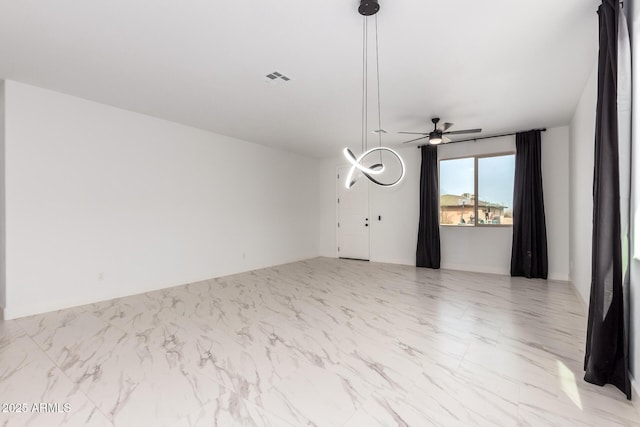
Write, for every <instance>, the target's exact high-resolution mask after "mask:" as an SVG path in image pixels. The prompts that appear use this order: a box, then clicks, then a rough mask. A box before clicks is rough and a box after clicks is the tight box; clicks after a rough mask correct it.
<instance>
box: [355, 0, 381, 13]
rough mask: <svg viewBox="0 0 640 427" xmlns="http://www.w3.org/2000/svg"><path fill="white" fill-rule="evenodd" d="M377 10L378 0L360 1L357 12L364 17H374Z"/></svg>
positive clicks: (378, 7)
mask: <svg viewBox="0 0 640 427" xmlns="http://www.w3.org/2000/svg"><path fill="white" fill-rule="evenodd" d="M379 10H380V4H379V3H378V0H361V1H360V6H359V7H358V12H360V15H364V16H371V15H375V14H376V13H378V11H379Z"/></svg>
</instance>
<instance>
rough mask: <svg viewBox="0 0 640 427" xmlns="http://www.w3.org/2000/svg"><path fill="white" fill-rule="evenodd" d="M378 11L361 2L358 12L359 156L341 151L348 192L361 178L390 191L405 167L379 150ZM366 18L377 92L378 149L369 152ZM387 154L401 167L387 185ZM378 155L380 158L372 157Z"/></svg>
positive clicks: (372, 1) (373, 2)
mask: <svg viewBox="0 0 640 427" xmlns="http://www.w3.org/2000/svg"><path fill="white" fill-rule="evenodd" d="M379 10H380V4H379V3H378V0H361V1H360V6H359V7H358V12H359V13H360V15H362V19H363V23H362V142H361V144H362V147H361V149H362V154H360V155H359V156H356V155H355V154H354V153H353V151H351V150H350V149H349V148H345V149H344V150H343V154H344V156H345V158H346V159H347V161H348V162H349V163H350V164H351V169H350V170H349V173H348V174H347V179H346V181H345V187H346V188H351V187H352V186H353V185H354V184H355V183H356V181H357V180H358V178H359V177H360V176H365V177H366V178H368V179H369V180H370V181H371V182H373V183H374V184H377V185H380V186H382V187H392V186H394V185H397V184H398V183H400V181H402V178H404V174H405V166H404V162H403V161H402V157H400V155H399V154H398V153H396V152H395V151H394V150H392V149H391V148H387V147H383V146H382V134H385V133H387V132H386V131H384V130H383V129H382V120H381V114H380V62H379V58H378V17H377V16H375V15H376V13H378V11H379ZM369 16H373V17H374V22H375V61H376V75H375V80H376V88H377V101H378V102H377V112H378V129H377V130H374V131H373V133H375V134H377V135H378V146H377V147H374V148H369V146H368V145H369V144H368V134H369V132H368V113H369V105H368V104H369V103H368V92H369V90H368V89H369V88H368V86H369V72H368V71H369V66H368V59H369V58H368V56H369V52H368V44H369V43H368V38H369V25H368V23H369V21H368V19H369ZM384 152H387V153H389V154H390V155H391V156H392V157H393V158H394V159H395V160H397V161H398V163H399V165H400V171H399V173H398V174H397V176H396V177H395V179H394V180H391V181H389V182H387V181H386V180H383V179H381V177H379V175H381V174H382V173H383V172H385V170H386V169H387V168H386V167H385V164H384V163H383V161H382V153H384ZM375 154H379V157H377V156H374V155H375ZM373 158H376V160H378V161H377V162H375V163H370V164H369V166H366V165H365V161H367V160H368V159H373Z"/></svg>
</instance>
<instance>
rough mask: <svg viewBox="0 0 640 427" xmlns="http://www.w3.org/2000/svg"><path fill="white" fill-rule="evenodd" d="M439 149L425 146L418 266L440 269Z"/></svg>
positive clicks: (423, 152) (421, 173)
mask: <svg viewBox="0 0 640 427" xmlns="http://www.w3.org/2000/svg"><path fill="white" fill-rule="evenodd" d="M437 148H438V147H435V146H433V145H423V146H422V148H421V149H420V150H421V154H422V166H421V169H420V222H419V225H418V249H417V251H416V266H417V267H427V268H440V222H439V220H438V197H439V196H438V150H437Z"/></svg>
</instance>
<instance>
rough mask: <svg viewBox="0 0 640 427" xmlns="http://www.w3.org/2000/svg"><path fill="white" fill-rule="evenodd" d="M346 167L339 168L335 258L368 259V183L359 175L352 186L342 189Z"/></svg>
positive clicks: (346, 171)
mask: <svg viewBox="0 0 640 427" xmlns="http://www.w3.org/2000/svg"><path fill="white" fill-rule="evenodd" d="M347 173H349V167H347V166H345V167H340V168H338V173H337V175H336V176H337V178H338V180H337V183H336V194H337V204H338V208H337V216H338V221H337V227H338V257H339V258H352V259H362V260H366V261H368V260H369V222H370V221H369V182H368V181H367V179H366V178H364V177H361V178H360V179H359V180H358V182H356V183H355V185H354V186H353V187H351V188H349V189H347V188H345V186H344V182H345V179H346V176H347Z"/></svg>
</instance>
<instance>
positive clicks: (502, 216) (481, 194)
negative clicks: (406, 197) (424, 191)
mask: <svg viewBox="0 0 640 427" xmlns="http://www.w3.org/2000/svg"><path fill="white" fill-rule="evenodd" d="M514 172H515V155H514V154H507V155H497V156H487V157H465V158H462V159H451V160H441V161H440V224H442V225H460V226H473V225H489V224H496V225H511V224H513V178H514ZM476 188H477V193H476Z"/></svg>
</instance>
